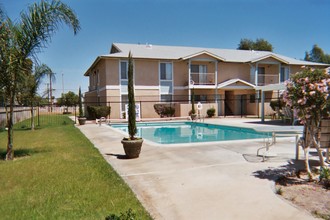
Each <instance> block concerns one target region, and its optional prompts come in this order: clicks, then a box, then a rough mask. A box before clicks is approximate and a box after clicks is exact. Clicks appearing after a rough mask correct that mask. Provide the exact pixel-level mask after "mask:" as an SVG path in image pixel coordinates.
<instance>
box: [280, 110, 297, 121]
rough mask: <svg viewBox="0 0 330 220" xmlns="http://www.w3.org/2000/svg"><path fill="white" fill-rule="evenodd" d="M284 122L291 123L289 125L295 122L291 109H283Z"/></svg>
mask: <svg viewBox="0 0 330 220" xmlns="http://www.w3.org/2000/svg"><path fill="white" fill-rule="evenodd" d="M282 112H283V113H282V121H283V122H285V123H286V122H289V124H292V123H293V122H294V116H293V111H292V109H291V108H289V107H283V108H282Z"/></svg>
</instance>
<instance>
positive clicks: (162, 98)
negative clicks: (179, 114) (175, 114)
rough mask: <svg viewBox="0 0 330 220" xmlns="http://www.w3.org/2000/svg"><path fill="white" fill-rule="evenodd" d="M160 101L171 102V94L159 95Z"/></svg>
mask: <svg viewBox="0 0 330 220" xmlns="http://www.w3.org/2000/svg"><path fill="white" fill-rule="evenodd" d="M160 101H161V102H172V95H160Z"/></svg>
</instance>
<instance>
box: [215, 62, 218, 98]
mask: <svg viewBox="0 0 330 220" xmlns="http://www.w3.org/2000/svg"><path fill="white" fill-rule="evenodd" d="M214 63H215V72H214V84H215V85H214V87H215V103H218V63H219V62H218V61H217V60H216V61H215V62H214Z"/></svg>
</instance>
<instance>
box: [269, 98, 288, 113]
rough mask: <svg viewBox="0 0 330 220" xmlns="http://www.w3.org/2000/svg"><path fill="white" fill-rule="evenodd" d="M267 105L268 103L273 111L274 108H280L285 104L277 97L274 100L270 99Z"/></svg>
mask: <svg viewBox="0 0 330 220" xmlns="http://www.w3.org/2000/svg"><path fill="white" fill-rule="evenodd" d="M269 105H270V107H271V108H272V110H273V111H276V108H278V109H279V110H281V109H282V108H283V107H284V106H285V102H284V101H283V100H282V99H278V100H275V101H274V100H273V101H270V103H269Z"/></svg>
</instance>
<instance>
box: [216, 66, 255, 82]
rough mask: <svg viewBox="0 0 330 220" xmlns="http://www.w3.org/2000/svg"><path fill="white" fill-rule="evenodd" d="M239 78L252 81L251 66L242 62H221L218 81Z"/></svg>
mask: <svg viewBox="0 0 330 220" xmlns="http://www.w3.org/2000/svg"><path fill="white" fill-rule="evenodd" d="M235 78H239V79H242V80H245V81H247V82H249V81H250V66H249V65H248V64H240V63H219V67H218V82H219V83H220V82H223V81H227V80H229V79H235Z"/></svg>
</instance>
